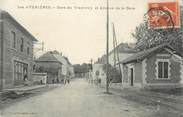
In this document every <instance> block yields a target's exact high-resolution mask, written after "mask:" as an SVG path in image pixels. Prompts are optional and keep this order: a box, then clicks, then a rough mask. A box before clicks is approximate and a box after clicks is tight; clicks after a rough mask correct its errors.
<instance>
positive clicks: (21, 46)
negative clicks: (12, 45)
mask: <svg viewBox="0 0 183 117" xmlns="http://www.w3.org/2000/svg"><path fill="white" fill-rule="evenodd" d="M20 51H21V52H23V51H24V39H23V38H21V44H20Z"/></svg>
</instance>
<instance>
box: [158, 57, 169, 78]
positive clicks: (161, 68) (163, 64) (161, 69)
mask: <svg viewBox="0 0 183 117" xmlns="http://www.w3.org/2000/svg"><path fill="white" fill-rule="evenodd" d="M169 66H170V63H169V61H165V60H164V61H163V60H160V61H158V62H157V67H158V69H157V73H158V75H157V76H158V79H168V78H169V74H170V73H169V69H170V68H169Z"/></svg>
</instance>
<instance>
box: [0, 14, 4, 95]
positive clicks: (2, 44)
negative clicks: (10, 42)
mask: <svg viewBox="0 0 183 117" xmlns="http://www.w3.org/2000/svg"><path fill="white" fill-rule="evenodd" d="M0 17H1V18H2V19H3V17H2V16H0ZM0 26H1V27H0V28H1V32H0V33H1V37H0V38H1V60H0V61H1V62H0V63H1V68H0V69H1V70H0V72H1V76H0V77H1V84H0V85H1V87H0V92H2V91H3V85H4V84H3V82H4V80H3V77H4V73H3V69H4V63H3V62H4V32H3V30H4V24H3V20H1V21H0Z"/></svg>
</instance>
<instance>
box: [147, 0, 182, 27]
mask: <svg viewBox="0 0 183 117" xmlns="http://www.w3.org/2000/svg"><path fill="white" fill-rule="evenodd" d="M179 7H180V6H179V4H178V2H153V3H148V26H149V28H155V29H161V28H179V27H180V8H179Z"/></svg>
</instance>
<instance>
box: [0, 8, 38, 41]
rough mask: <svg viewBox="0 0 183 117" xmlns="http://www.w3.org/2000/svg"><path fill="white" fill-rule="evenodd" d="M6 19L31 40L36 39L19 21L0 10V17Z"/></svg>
mask: <svg viewBox="0 0 183 117" xmlns="http://www.w3.org/2000/svg"><path fill="white" fill-rule="evenodd" d="M3 18H5V19H7V20H9V21H10V22H11V23H12V24H13V25H15V26H16V27H17V28H18V29H19V30H20V31H22V32H23V33H24V34H25V35H26V36H27V37H29V38H30V39H31V40H32V41H37V39H36V38H35V37H34V36H33V35H32V34H31V33H29V32H28V31H27V30H26V29H25V28H24V27H23V26H22V25H21V24H20V23H18V22H17V21H16V20H15V19H14V18H13V17H12V16H11V15H10V14H9V13H8V12H6V11H3V10H0V19H3Z"/></svg>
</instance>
